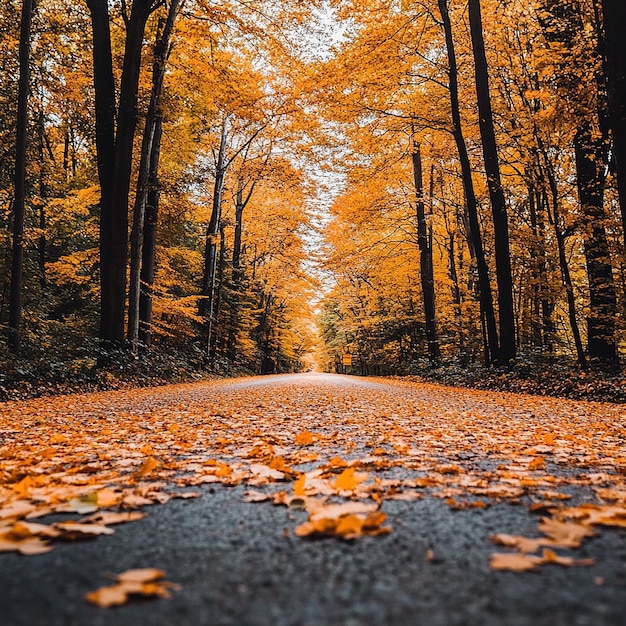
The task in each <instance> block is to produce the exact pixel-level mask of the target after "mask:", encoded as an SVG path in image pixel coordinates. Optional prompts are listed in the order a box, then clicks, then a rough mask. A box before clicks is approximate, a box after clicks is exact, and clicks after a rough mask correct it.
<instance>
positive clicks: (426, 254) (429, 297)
mask: <svg viewBox="0 0 626 626" xmlns="http://www.w3.org/2000/svg"><path fill="white" fill-rule="evenodd" d="M412 161H413V179H414V181H415V204H416V213H417V233H418V244H419V249H420V279H421V283H422V299H423V302H424V319H425V321H426V340H427V342H428V354H429V355H430V360H431V362H432V363H436V362H437V361H438V360H439V358H440V356H441V352H440V350H439V339H438V337H437V326H436V320H435V279H434V275H433V251H432V244H431V241H432V237H431V238H429V236H428V225H427V223H426V211H425V203H424V183H423V176H422V154H421V151H420V145H419V143H417V142H415V141H414V143H413V154H412ZM431 198H432V193H431Z"/></svg>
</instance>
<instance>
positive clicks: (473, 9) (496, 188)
mask: <svg viewBox="0 0 626 626" xmlns="http://www.w3.org/2000/svg"><path fill="white" fill-rule="evenodd" d="M469 22H470V31H471V38H472V50H473V54H474V70H475V80H476V96H477V101H478V119H479V127H480V137H481V141H482V147H483V158H484V162H485V173H486V175H487V187H488V189H489V198H490V201H491V210H492V216H493V229H494V243H495V259H496V279H497V283H498V318H499V327H500V353H499V361H500V362H501V363H502V364H503V365H506V364H508V363H509V361H511V359H514V358H515V354H516V341H515V314H514V307H513V280H512V276H511V252H510V247H509V224H508V215H507V207H506V199H505V197H504V190H503V189H502V182H501V180H500V165H499V161H498V149H497V145H496V135H495V130H494V126H493V111H492V108H491V95H490V93H489V74H488V66H487V57H486V54H485V42H484V37H483V26H482V17H481V13H480V0H469Z"/></svg>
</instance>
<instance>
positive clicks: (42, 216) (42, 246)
mask: <svg viewBox="0 0 626 626" xmlns="http://www.w3.org/2000/svg"><path fill="white" fill-rule="evenodd" d="M44 121H45V118H44V113H43V105H42V110H41V111H40V112H39V121H38V123H37V135H38V137H37V144H38V145H37V152H38V157H39V200H40V202H39V231H40V234H39V241H38V242H37V248H38V258H39V285H40V286H41V288H42V289H45V287H46V246H47V241H46V198H47V197H48V189H47V187H46V155H45V150H44V143H45V128H44Z"/></svg>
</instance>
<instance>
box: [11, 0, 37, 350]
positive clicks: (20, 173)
mask: <svg viewBox="0 0 626 626" xmlns="http://www.w3.org/2000/svg"><path fill="white" fill-rule="evenodd" d="M32 17H33V0H23V2H22V17H21V23H20V48H19V64H20V78H19V88H18V99H17V129H16V135H15V179H14V180H15V183H14V185H15V187H14V194H15V197H14V200H13V255H12V261H11V291H10V299H9V336H8V343H9V350H10V351H11V352H12V353H13V354H19V352H20V349H21V343H22V341H21V339H22V335H21V328H20V326H21V322H22V274H23V271H24V213H25V211H24V203H25V200H26V144H27V129H28V86H29V82H30V26H31V22H32Z"/></svg>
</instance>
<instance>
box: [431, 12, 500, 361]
mask: <svg viewBox="0 0 626 626" xmlns="http://www.w3.org/2000/svg"><path fill="white" fill-rule="evenodd" d="M438 5H439V12H440V14H441V20H442V23H443V28H444V33H445V39H446V50H447V56H448V77H449V91H450V106H451V109H452V135H453V137H454V141H455V143H456V147H457V150H458V153H459V161H460V164H461V178H462V181H463V191H464V194H465V203H466V205H467V217H468V223H469V233H470V239H471V241H472V246H473V249H474V254H475V257H476V267H477V270H478V283H479V292H480V293H479V298H480V303H481V310H482V314H483V316H484V321H485V326H486V335H487V351H488V353H489V361H490V362H496V361H498V359H499V354H500V346H499V341H498V330H497V326H496V317H495V311H494V307H493V296H492V292H491V282H490V280H489V269H488V267H487V261H486V258H485V251H484V248H483V242H482V237H481V234H480V223H479V219H478V202H477V200H476V193H475V191H474V183H473V181H472V166H471V163H470V160H469V154H468V152H467V146H466V144H465V137H464V136H463V127H462V124H461V110H460V105H459V85H458V67H457V61H456V53H455V48H454V40H453V38H452V25H451V23H450V14H449V12H448V0H438Z"/></svg>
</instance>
